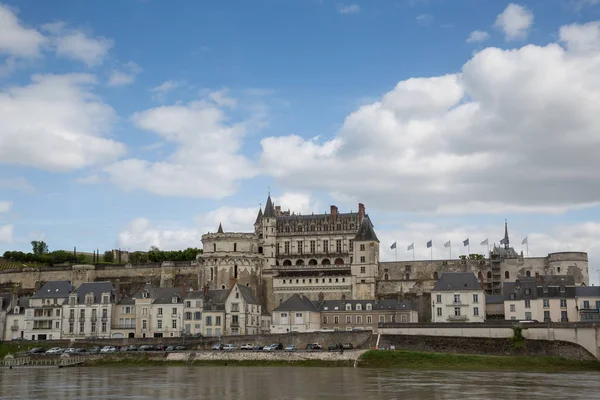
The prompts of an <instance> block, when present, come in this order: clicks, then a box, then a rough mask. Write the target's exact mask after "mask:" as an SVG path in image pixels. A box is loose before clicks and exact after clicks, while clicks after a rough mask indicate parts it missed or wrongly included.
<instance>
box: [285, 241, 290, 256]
mask: <svg viewBox="0 0 600 400" xmlns="http://www.w3.org/2000/svg"><path fill="white" fill-rule="evenodd" d="M283 252H284V253H285V254H290V242H283Z"/></svg>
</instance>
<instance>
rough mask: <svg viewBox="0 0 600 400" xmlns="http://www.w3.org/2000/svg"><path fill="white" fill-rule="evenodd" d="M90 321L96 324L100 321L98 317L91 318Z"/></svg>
mask: <svg viewBox="0 0 600 400" xmlns="http://www.w3.org/2000/svg"><path fill="white" fill-rule="evenodd" d="M90 321H92V322H96V321H98V317H96V316H93V317H92V318H90Z"/></svg>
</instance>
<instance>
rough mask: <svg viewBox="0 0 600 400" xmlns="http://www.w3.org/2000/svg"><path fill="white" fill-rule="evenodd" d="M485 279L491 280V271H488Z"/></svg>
mask: <svg viewBox="0 0 600 400" xmlns="http://www.w3.org/2000/svg"><path fill="white" fill-rule="evenodd" d="M487 278H488V279H492V271H488V273H487Z"/></svg>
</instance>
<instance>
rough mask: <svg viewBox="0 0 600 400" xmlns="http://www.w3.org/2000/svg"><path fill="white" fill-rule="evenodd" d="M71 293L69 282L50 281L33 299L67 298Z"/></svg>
mask: <svg viewBox="0 0 600 400" xmlns="http://www.w3.org/2000/svg"><path fill="white" fill-rule="evenodd" d="M69 293H71V283H70V282H69V281H49V282H46V283H44V285H43V286H42V287H41V288H40V289H39V290H38V291H37V292H35V293H34V294H33V296H31V298H32V299H49V298H50V299H51V298H62V297H64V298H67V297H69Z"/></svg>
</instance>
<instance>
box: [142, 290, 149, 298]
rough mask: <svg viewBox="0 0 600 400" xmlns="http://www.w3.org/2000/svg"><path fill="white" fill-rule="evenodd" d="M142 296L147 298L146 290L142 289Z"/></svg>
mask: <svg viewBox="0 0 600 400" xmlns="http://www.w3.org/2000/svg"><path fill="white" fill-rule="evenodd" d="M142 297H143V298H144V299H147V298H148V291H143V292H142Z"/></svg>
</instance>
